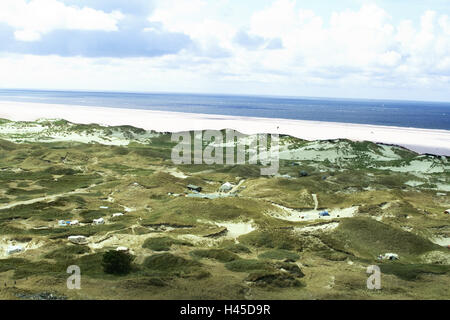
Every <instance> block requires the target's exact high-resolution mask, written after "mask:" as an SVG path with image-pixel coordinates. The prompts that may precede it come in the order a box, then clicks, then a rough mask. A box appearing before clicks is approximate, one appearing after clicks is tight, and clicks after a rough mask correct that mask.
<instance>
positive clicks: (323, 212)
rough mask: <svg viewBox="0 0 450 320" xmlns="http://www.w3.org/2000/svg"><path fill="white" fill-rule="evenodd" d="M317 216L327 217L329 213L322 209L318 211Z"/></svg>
mask: <svg viewBox="0 0 450 320" xmlns="http://www.w3.org/2000/svg"><path fill="white" fill-rule="evenodd" d="M319 216H321V217H329V216H330V214H329V213H328V211H326V210H325V211H322V212H321V213H319Z"/></svg>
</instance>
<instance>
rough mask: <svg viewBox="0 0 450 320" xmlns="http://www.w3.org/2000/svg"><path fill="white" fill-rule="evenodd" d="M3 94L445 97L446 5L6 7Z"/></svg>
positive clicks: (332, 2)
mask: <svg viewBox="0 0 450 320" xmlns="http://www.w3.org/2000/svg"><path fill="white" fill-rule="evenodd" d="M0 88H35V89H75V90H115V91H138V92H142V91H144V92H198V93H231V94H232V93H236V94H264V95H290V96H314V97H353V98H389V99H415V100H440V101H450V0H395V1H392V0H378V1H377V0H373V1H364V0H339V1H336V0H314V1H312V0H0Z"/></svg>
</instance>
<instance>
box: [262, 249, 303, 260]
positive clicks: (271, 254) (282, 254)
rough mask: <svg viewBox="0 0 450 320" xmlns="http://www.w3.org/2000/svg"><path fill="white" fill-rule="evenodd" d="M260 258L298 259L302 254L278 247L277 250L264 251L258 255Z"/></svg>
mask: <svg viewBox="0 0 450 320" xmlns="http://www.w3.org/2000/svg"><path fill="white" fill-rule="evenodd" d="M258 258H259V259H273V260H285V259H288V260H293V261H296V260H298V259H299V258H300V256H299V255H298V254H296V253H293V252H291V251H288V250H282V249H277V250H269V251H266V252H264V253H261V254H260V255H259V256H258Z"/></svg>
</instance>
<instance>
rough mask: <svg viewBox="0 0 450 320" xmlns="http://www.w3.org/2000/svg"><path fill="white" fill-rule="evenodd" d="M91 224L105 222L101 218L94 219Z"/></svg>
mask: <svg viewBox="0 0 450 320" xmlns="http://www.w3.org/2000/svg"><path fill="white" fill-rule="evenodd" d="M93 224H105V220H104V219H103V218H99V219H94V220H93Z"/></svg>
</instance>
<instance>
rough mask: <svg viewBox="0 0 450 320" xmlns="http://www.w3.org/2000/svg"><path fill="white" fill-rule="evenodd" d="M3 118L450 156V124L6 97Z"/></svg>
mask: <svg viewBox="0 0 450 320" xmlns="http://www.w3.org/2000/svg"><path fill="white" fill-rule="evenodd" d="M0 118H4V119H9V120H14V121H35V120H37V119H40V118H50V119H55V118H61V119H65V120H68V121H71V122H75V123H82V124H89V123H98V124H101V125H110V126H117V125H132V126H135V127H138V128H143V129H146V130H155V131H159V132H177V131H187V130H203V129H225V128H230V129H235V130H238V131H240V132H242V133H246V134H255V133H279V134H288V135H291V136H294V137H298V138H301V139H306V140H327V139H337V138H346V139H351V140H358V141H362V140H367V141H373V142H379V143H385V144H395V145H400V146H403V147H406V148H408V149H411V150H413V151H416V152H419V153H430V154H436V155H446V156H450V130H435V129H419V128H404V127H388V126H375V125H365V124H348V123H337V122H336V123H335V122H320V121H304V120H289V119H268V118H255V117H239V116H222V115H210V114H195V113H181V112H167V111H151V110H141V109H120V108H105V107H86V106H72V105H57V104H43V103H29V102H10V101H0Z"/></svg>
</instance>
